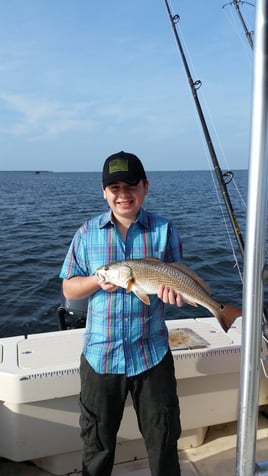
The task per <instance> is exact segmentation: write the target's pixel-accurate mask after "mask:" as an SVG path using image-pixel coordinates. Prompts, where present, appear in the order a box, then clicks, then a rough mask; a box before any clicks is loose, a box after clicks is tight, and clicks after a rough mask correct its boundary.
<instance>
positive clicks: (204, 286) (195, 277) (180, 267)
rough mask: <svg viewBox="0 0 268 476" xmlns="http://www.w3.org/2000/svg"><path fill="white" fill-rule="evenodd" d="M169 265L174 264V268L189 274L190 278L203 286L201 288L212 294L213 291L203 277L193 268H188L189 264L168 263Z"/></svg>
mask: <svg viewBox="0 0 268 476" xmlns="http://www.w3.org/2000/svg"><path fill="white" fill-rule="evenodd" d="M166 264H167V265H168V266H172V267H173V268H176V269H178V270H179V271H181V272H182V273H184V274H187V276H189V277H190V278H192V279H193V280H194V281H195V282H196V283H198V284H199V286H201V288H202V289H203V290H204V291H205V292H206V293H207V294H211V291H210V288H209V285H208V284H207V283H206V282H205V281H204V280H203V279H202V278H200V276H198V275H197V274H196V273H195V272H194V271H193V270H192V269H190V268H188V266H186V265H185V264H183V263H177V262H176V263H166Z"/></svg>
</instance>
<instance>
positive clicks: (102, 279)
mask: <svg viewBox="0 0 268 476" xmlns="http://www.w3.org/2000/svg"><path fill="white" fill-rule="evenodd" d="M96 276H97V280H98V282H99V283H105V275H104V274H103V273H102V272H101V271H96Z"/></svg>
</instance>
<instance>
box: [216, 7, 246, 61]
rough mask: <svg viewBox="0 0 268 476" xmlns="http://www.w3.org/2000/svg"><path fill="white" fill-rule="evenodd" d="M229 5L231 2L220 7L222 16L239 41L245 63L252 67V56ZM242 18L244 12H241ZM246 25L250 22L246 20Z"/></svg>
mask: <svg viewBox="0 0 268 476" xmlns="http://www.w3.org/2000/svg"><path fill="white" fill-rule="evenodd" d="M231 3H232V2H229V3H226V4H225V5H223V6H222V8H223V11H224V15H225V18H226V21H227V22H228V23H229V24H230V25H231V28H232V29H233V30H234V32H235V33H236V35H237V37H238V38H239V41H240V43H241V46H242V50H243V52H244V54H245V57H246V58H247V61H248V62H249V65H250V66H252V54H250V52H249V49H248V47H247V46H246V43H245V34H244V35H242V30H241V25H239V24H238V19H237V15H235V12H234V9H233V8H232V5H231ZM252 6H253V5H252ZM227 10H229V12H227ZM243 16H245V15H244V12H243ZM247 23H248V24H250V21H248V20H247ZM250 34H251V36H252V32H250Z"/></svg>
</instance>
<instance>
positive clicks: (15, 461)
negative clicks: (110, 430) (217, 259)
mask: <svg viewBox="0 0 268 476" xmlns="http://www.w3.org/2000/svg"><path fill="white" fill-rule="evenodd" d="M263 17H264V18H266V20H267V19H268V2H267V0H259V2H258V12H257V21H256V25H257V26H258V24H259V23H262V18H263ZM260 30H262V31H261V32H260V33H258V35H257V43H256V50H257V51H258V48H260V49H261V53H260V56H258V58H257V60H258V61H257V60H256V61H255V68H257V67H258V66H259V64H257V63H258V62H260V61H261V58H263V57H264V56H265V54H264V52H263V49H262V47H261V46H262V43H264V45H265V44H266V43H267V41H266V39H267V38H265V41H264V40H262V39H261V34H262V35H264V36H265V33H263V29H262V28H260ZM266 35H267V34H266ZM258 38H259V39H258ZM261 69H262V68H261ZM256 81H257V80H256ZM257 86H258V85H257ZM257 86H255V88H256V89H257ZM264 99H265V96H264V97H263V98H262V100H263V101H264ZM265 107H266V108H267V105H266V104H265ZM267 109H268V108H267ZM267 109H266V110H267ZM257 112H258V111H257ZM257 112H256V111H255V116H256V117H257ZM255 116H253V126H254V120H255V121H256V120H257V119H256V117H255ZM262 119H263V118H262ZM257 126H259V124H257ZM259 129H260V128H259ZM266 129H267V123H266V122H265V121H264V125H263V130H261V132H262V133H263V135H264V137H263V140H264V143H265V147H264V146H262V147H259V151H260V154H259V156H260V157H259V161H258V162H259V163H260V164H261V163H262V164H263V165H262V167H261V166H260V167H259V170H260V172H261V173H260V174H257V172H256V167H254V170H253V167H252V166H251V168H250V170H251V172H253V173H252V177H251V179H250V186H251V189H252V190H251V191H252V193H251V194H250V197H251V200H252V202H253V205H257V207H256V209H255V210H254V207H253V205H251V206H250V214H249V216H248V223H247V227H248V230H249V229H250V231H252V230H253V232H255V233H257V232H258V231H259V230H258V229H260V228H261V227H262V225H263V221H264V216H265V213H266V212H267V210H266V206H265V207H264V206H263V207H260V206H259V205H260V203H259V201H258V200H257V199H256V200H255V198H254V192H255V194H256V193H257V194H258V199H259V200H261V201H262V202H264V201H266V200H267V197H266V196H265V192H264V188H263V187H262V186H261V178H262V176H263V177H264V178H265V177H266V175H267V166H266V169H265V155H267V151H266V147H267V146H266V142H267V139H266V134H267V132H266ZM254 134H256V133H253V136H254ZM253 142H254V140H253ZM253 152H254V153H253ZM255 152H256V151H253V150H252V151H251V156H252V157H253V155H254V160H256V153H255ZM254 180H255V181H256V182H255V183H254ZM265 185H266V182H265ZM260 191H261V192H262V194H260ZM257 212H258V213H257ZM257 215H260V217H261V218H260V219H259V220H257V221H255V223H253V225H255V226H252V220H253V219H254V218H255V217H256V216H257ZM247 235H248V238H247V243H246V250H247V253H246V258H247V259H249V262H248V263H247V264H246V278H247V281H246V283H245V287H244V289H245V291H244V303H245V313H246V317H247V319H246V320H245V315H244V317H243V318H242V317H239V318H237V319H236V321H235V322H234V324H233V326H232V327H231V329H230V330H229V331H228V333H225V332H224V331H223V330H222V329H221V328H220V326H219V324H218V321H217V320H216V318H214V317H202V318H201V317H200V318H195V319H178V320H177V319H176V320H171V321H167V326H168V329H169V336H170V346H171V349H172V353H173V356H174V362H175V370H176V378H177V385H178V394H179V397H180V405H181V414H182V427H183V433H182V437H181V439H180V440H179V447H178V451H179V452H180V456H181V458H180V459H181V467H182V475H183V476H190V475H192V476H194V475H196V476H198V475H202V476H205V475H206V476H210V475H211V476H212V475H213V476H214V475H215V473H217V474H218V475H219V476H221V475H222V476H223V475H224V476H225V475H226V474H236V475H237V476H246V474H248V475H253V474H256V475H257V474H258V475H260V474H268V473H267V466H266V464H265V463H263V464H259V465H258V467H257V466H256V468H257V469H256V471H255V470H252V465H253V466H254V467H255V461H252V459H253V456H254V457H255V454H254V455H252V454H250V453H251V448H252V447H253V451H255V449H256V453H257V458H258V460H263V459H264V458H265V451H266V449H267V439H268V421H267V419H266V413H267V410H266V406H267V402H268V378H267V374H268V372H267V371H266V367H267V359H268V347H267V342H266V339H265V338H262V337H261V325H260V323H261V307H262V303H260V301H261V298H262V281H261V276H260V275H261V272H260V271H261V270H262V268H263V261H264V257H263V253H262V252H259V255H258V259H257V260H256V259H255V260H254V257H252V255H251V248H252V250H253V252H254V251H256V250H257V251H258V248H257V246H256V245H255V242H254V237H252V236H251V233H250V232H249V231H248V233H247ZM258 245H259V246H260V247H263V242H262V240H261V239H260V238H259V239H258ZM254 261H255V262H256V261H257V263H256V268H255V267H254ZM248 281H251V282H248ZM254 283H257V291H258V292H257V293H255V294H256V296H255V295H254V293H253V290H252V288H251V287H250V284H251V285H254ZM254 289H255V290H256V288H254ZM255 297H256V299H255ZM249 299H250V301H251V303H250V304H249V303H248V300H249ZM73 312H74V311H73V309H72V306H71V305H70V306H68V305H66V303H63V306H62V308H61V309H60V310H59V314H60V319H61V322H62V323H63V320H62V319H64V316H63V314H66V315H71V316H72V314H73ZM254 318H255V322H253V319H254ZM82 333H83V329H82V328H78V329H70V330H59V331H58V332H50V333H42V334H35V335H24V336H23V335H22V336H16V337H9V338H2V339H0V421H1V432H0V475H3V476H7V475H10V476H13V475H16V476H19V475H25V476H31V475H35V476H39V475H40V476H42V475H43V476H45V475H46V474H51V475H67V474H69V475H70V474H81V454H82V442H81V440H80V435H79V414H80V410H79V402H78V400H79V398H78V397H79V387H80V383H79V360H80V353H81V343H82ZM252 339H253V341H252ZM261 341H262V345H261ZM250 351H252V353H251V354H250ZM241 356H242V362H241ZM250 359H251V362H252V363H253V364H254V365H252V366H249V365H248V364H249V362H250ZM255 364H256V365H255ZM261 364H262V365H261ZM241 369H242V372H241ZM246 376H247V377H248V378H247V379H246V378H245V377H246ZM245 380H246V382H245ZM252 382H253V385H252ZM253 387H255V389H254V388H253ZM253 390H255V393H253V392H252V396H251V400H250V402H249V405H248V407H249V409H250V413H251V415H249V416H248V415H247V411H246V410H247V403H248V402H247V400H246V396H247V395H251V391H253ZM246 394H247V395H246ZM241 396H242V400H241ZM255 413H256V415H258V414H259V425H258V431H257V433H256V436H257V442H256V445H255V440H254V444H253V443H252V441H250V442H248V441H245V440H242V441H241V440H240V443H239V445H238V451H237V450H236V435H237V420H238V419H239V422H238V429H239V433H241V434H242V436H243V437H247V436H248V435H245V429H246V430H248V432H247V433H248V434H250V435H249V436H253V437H254V439H255V434H254V431H255V430H256V426H257V425H255V420H254V418H255ZM252 414H253V416H254V418H253V419H252ZM241 416H242V417H241ZM238 436H239V437H240V436H241V435H240V434H239V435H238ZM247 448H248V451H247ZM241 450H243V453H242V457H241ZM236 452H237V453H238V457H237V461H238V463H239V464H237V466H236ZM248 458H250V461H248V460H247V459H248ZM240 460H243V461H246V464H247V466H248V468H246V469H245V467H244V466H243V464H244V463H243V461H242V462H241V461H240ZM236 467H237V470H236V469H235V468H236ZM235 471H236V473H235ZM247 471H249V472H248V473H247ZM149 474H150V471H149V468H148V460H147V457H146V451H145V448H144V445H143V440H142V439H141V436H140V433H139V430H138V428H137V423H136V416H135V413H134V410H133V408H132V404H131V401H130V400H127V404H126V408H125V413H124V417H123V420H122V424H121V427H120V430H119V433H118V444H117V451H116V460H115V467H114V471H113V475H114V476H119V475H121V476H149Z"/></svg>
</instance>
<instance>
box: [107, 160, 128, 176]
mask: <svg viewBox="0 0 268 476" xmlns="http://www.w3.org/2000/svg"><path fill="white" fill-rule="evenodd" d="M115 172H128V160H126V159H113V160H111V162H110V163H109V174H113V173H115Z"/></svg>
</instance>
